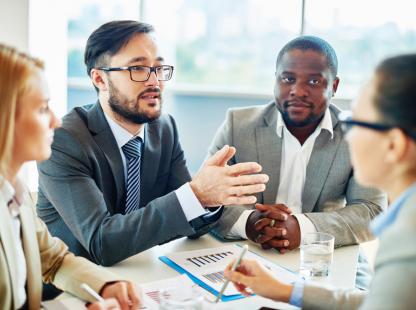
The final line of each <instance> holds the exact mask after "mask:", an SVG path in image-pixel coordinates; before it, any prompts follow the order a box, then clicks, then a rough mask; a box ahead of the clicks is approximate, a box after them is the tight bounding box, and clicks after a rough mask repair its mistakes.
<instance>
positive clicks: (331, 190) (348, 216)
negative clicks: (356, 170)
mask: <svg viewBox="0 0 416 310" xmlns="http://www.w3.org/2000/svg"><path fill="white" fill-rule="evenodd" d="M330 111H331V117H332V124H333V127H334V137H333V139H331V138H330V134H329V133H328V132H327V131H325V130H323V131H322V132H321V133H320V135H319V136H318V138H317V139H316V141H315V144H314V147H313V151H312V154H311V157H310V160H309V164H308V167H307V171H306V181H305V187H304V191H303V195H302V203H303V206H302V211H303V213H304V214H305V215H306V216H307V217H308V218H309V219H310V220H311V221H312V223H313V224H314V225H315V227H316V229H317V230H318V231H325V232H328V233H330V234H332V235H334V236H335V245H336V246H341V245H347V244H356V243H360V242H363V241H367V240H369V239H371V238H372V234H371V233H370V231H369V229H368V224H369V223H370V221H371V219H373V218H374V217H375V216H376V215H377V214H379V213H380V212H381V211H382V210H383V208H384V207H385V206H386V204H387V199H386V196H385V195H384V194H383V193H381V192H380V191H378V190H375V189H369V188H364V187H362V186H360V185H358V184H357V182H356V181H355V178H354V175H353V170H352V167H351V163H350V157H349V153H348V145H347V143H346V142H345V141H344V140H343V138H342V134H341V131H340V127H339V124H338V118H337V114H338V113H339V110H338V108H336V107H335V106H334V105H331V106H330ZM277 113H278V110H277V108H276V106H275V103H274V102H271V103H269V104H267V105H262V106H255V107H249V108H242V109H231V110H229V111H228V113H227V117H226V120H225V122H224V124H223V125H222V126H221V127H220V128H219V130H218V132H217V134H216V136H215V138H214V140H213V142H212V145H211V147H210V149H209V153H211V154H213V153H214V152H216V151H217V150H218V149H220V148H221V147H222V146H223V145H225V144H229V145H232V146H235V147H236V148H237V153H236V155H235V157H234V158H233V159H232V163H239V162H246V161H255V162H258V163H259V164H260V165H262V166H263V173H266V174H268V175H269V177H270V180H269V183H268V184H267V186H266V190H265V192H263V193H261V194H259V195H258V202H259V203H266V204H273V203H275V200H276V196H277V190H278V188H279V181H280V180H279V178H280V163H281V154H282V138H279V136H278V135H277V132H276V126H277ZM252 207H253V206H252ZM289 207H290V206H289ZM244 210H247V207H245V206H235V207H234V208H226V210H225V211H224V214H223V216H222V218H221V219H220V221H219V222H218V226H217V227H216V228H215V230H214V233H215V234H217V235H219V236H220V237H223V238H231V236H230V235H229V230H230V229H231V227H232V226H233V225H234V223H235V222H236V221H237V219H238V217H239V216H240V215H241V213H242V212H243V211H244ZM325 211H330V212H325Z"/></svg>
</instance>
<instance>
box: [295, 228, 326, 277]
mask: <svg viewBox="0 0 416 310" xmlns="http://www.w3.org/2000/svg"><path fill="white" fill-rule="evenodd" d="M333 256H334V236H332V235H330V234H327V233H323V232H314V233H308V234H305V235H304V236H302V241H301V244H300V274H301V275H303V276H305V277H306V278H314V277H328V276H329V274H330V272H331V264H332V259H333Z"/></svg>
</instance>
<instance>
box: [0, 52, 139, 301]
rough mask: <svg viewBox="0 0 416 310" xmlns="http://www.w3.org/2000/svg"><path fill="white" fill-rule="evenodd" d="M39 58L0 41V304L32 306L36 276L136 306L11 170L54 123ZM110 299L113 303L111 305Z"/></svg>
mask: <svg viewBox="0 0 416 310" xmlns="http://www.w3.org/2000/svg"><path fill="white" fill-rule="evenodd" d="M48 101H49V95H48V90H47V86H46V83H45V78H44V74H43V64H42V62H41V61H39V60H37V59H34V58H32V57H29V56H27V55H25V54H22V53H19V52H18V51H16V50H15V49H13V48H11V47H8V46H5V45H1V44H0V309H21V308H23V309H39V308H40V301H41V290H42V280H43V281H44V282H46V283H48V282H53V283H54V284H55V285H56V286H57V287H59V288H60V289H63V290H65V291H67V292H70V293H72V294H74V295H76V296H78V297H80V298H82V299H85V300H89V301H93V300H92V299H91V296H89V295H88V294H86V293H85V292H84V291H83V290H81V289H80V284H81V283H82V282H85V283H87V284H89V285H90V286H91V287H92V288H93V289H94V290H96V291H97V292H100V293H101V295H102V296H104V297H105V298H111V297H114V298H115V299H116V300H115V299H110V300H109V301H107V302H106V303H97V304H93V305H92V308H93V309H118V308H119V307H121V309H136V308H137V307H138V305H139V304H140V300H139V294H138V292H137V289H136V288H135V286H134V285H133V284H132V283H130V282H127V281H120V279H119V278H117V277H116V276H115V275H114V274H112V273H110V272H107V271H105V270H103V269H99V267H97V266H96V265H94V264H92V263H91V262H89V261H87V260H86V259H84V258H81V257H75V256H74V255H73V254H72V253H70V252H68V249H67V246H66V245H65V244H64V243H63V242H62V241H61V240H59V239H57V238H53V237H51V235H50V234H49V232H48V230H47V228H46V226H45V224H44V223H43V222H42V221H41V220H40V219H39V218H38V217H37V216H36V214H35V211H34V208H33V206H32V202H31V199H30V198H29V195H28V192H27V190H26V188H25V186H24V184H23V183H22V181H21V180H19V178H18V177H17V173H18V171H19V169H20V168H21V166H22V165H23V164H24V163H25V162H27V161H31V160H37V161H41V160H44V159H47V158H48V157H49V156H50V154H51V143H52V140H53V132H54V128H56V127H57V126H59V120H58V119H57V118H56V117H55V115H54V114H53V112H52V111H51V110H50V109H49V105H48ZM117 301H118V302H119V304H120V305H118V303H117Z"/></svg>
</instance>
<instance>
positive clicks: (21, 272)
mask: <svg viewBox="0 0 416 310" xmlns="http://www.w3.org/2000/svg"><path fill="white" fill-rule="evenodd" d="M0 185H1V186H0V194H1V195H2V196H3V197H4V200H5V201H7V202H8V209H9V214H10V219H11V221H12V225H13V245H14V248H15V249H14V250H15V255H16V260H17V262H16V266H17V271H16V272H17V274H15V275H13V277H15V279H16V282H17V292H16V295H17V304H16V305H15V308H16V309H18V308H21V307H23V305H24V304H25V302H26V279H27V270H26V258H25V254H24V252H23V244H22V236H21V231H20V226H21V225H20V218H19V214H20V212H19V207H20V205H21V203H22V202H23V198H24V196H25V193H26V189H25V187H24V185H23V184H22V182H21V181H20V180H19V179H17V181H16V188H14V187H13V186H12V185H11V184H10V183H9V182H8V181H7V180H6V179H4V178H3V177H1V176H0Z"/></svg>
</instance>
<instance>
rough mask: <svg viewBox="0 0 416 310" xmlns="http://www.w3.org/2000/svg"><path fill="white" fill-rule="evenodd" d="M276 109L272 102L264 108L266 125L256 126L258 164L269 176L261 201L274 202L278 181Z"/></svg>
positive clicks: (279, 158)
mask: <svg viewBox="0 0 416 310" xmlns="http://www.w3.org/2000/svg"><path fill="white" fill-rule="evenodd" d="M277 113H278V111H277V109H276V107H275V104H274V102H273V103H272V104H270V107H269V108H268V109H266V112H265V115H264V121H265V124H266V126H262V127H257V128H256V143H257V152H258V159H259V164H260V165H261V166H262V167H263V171H262V172H263V173H266V174H267V175H268V176H269V182H268V184H267V186H266V190H265V191H264V193H263V198H264V199H263V203H267V204H273V203H275V202H276V196H277V190H278V188H279V183H280V164H281V160H282V159H281V157H282V139H281V138H280V137H279V136H278V135H277V133H276V125H277Z"/></svg>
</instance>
